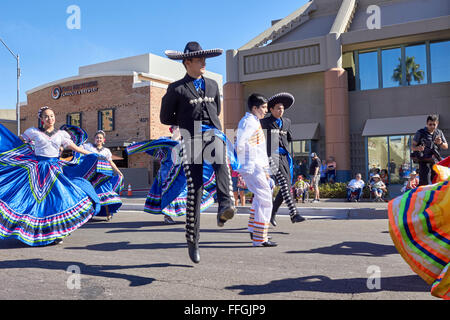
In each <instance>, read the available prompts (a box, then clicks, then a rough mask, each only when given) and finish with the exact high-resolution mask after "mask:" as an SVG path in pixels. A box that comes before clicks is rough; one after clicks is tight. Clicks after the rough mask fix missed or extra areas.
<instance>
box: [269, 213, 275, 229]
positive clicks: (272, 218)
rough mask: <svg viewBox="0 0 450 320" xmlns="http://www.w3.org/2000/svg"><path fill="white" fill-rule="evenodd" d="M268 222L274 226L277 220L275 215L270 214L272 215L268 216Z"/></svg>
mask: <svg viewBox="0 0 450 320" xmlns="http://www.w3.org/2000/svg"><path fill="white" fill-rule="evenodd" d="M270 223H271V224H272V225H273V226H274V227H276V226H277V220H276V215H274V214H273V215H272V217H271V218H270Z"/></svg>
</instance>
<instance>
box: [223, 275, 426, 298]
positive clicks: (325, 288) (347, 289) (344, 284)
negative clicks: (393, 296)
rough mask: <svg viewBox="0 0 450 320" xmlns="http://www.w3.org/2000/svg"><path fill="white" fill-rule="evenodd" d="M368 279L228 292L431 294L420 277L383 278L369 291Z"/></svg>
mask: <svg viewBox="0 0 450 320" xmlns="http://www.w3.org/2000/svg"><path fill="white" fill-rule="evenodd" d="M367 281H368V280H367V278H352V279H336V280H333V279H330V278H328V277H326V276H321V275H316V276H308V277H300V278H289V279H282V280H274V281H271V282H269V283H267V284H263V285H237V286H230V287H226V288H225V289H227V290H242V291H241V292H240V293H239V295H243V296H248V295H260V294H271V293H282V292H294V291H312V292H326V293H368V292H381V291H406V292H429V291H430V286H428V285H427V284H426V282H425V281H423V280H422V279H421V278H420V277H419V276H416V275H409V276H398V277H387V278H383V277H381V281H380V284H381V285H380V289H369V288H368V286H367Z"/></svg>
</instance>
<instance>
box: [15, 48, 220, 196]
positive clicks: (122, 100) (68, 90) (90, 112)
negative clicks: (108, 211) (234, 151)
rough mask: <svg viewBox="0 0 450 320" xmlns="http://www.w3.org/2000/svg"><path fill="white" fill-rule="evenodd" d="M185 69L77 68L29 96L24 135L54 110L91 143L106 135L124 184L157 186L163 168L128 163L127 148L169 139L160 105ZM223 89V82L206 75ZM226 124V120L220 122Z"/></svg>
mask: <svg viewBox="0 0 450 320" xmlns="http://www.w3.org/2000/svg"><path fill="white" fill-rule="evenodd" d="M185 73H186V71H185V68H184V66H183V65H182V64H181V63H178V62H175V61H172V60H169V59H166V58H162V57H159V56H156V55H153V54H144V55H140V56H136V57H129V58H125V59H119V60H114V61H108V62H104V63H99V64H95V65H89V66H83V67H80V68H79V74H78V75H77V76H74V77H71V78H66V79H62V80H57V81H54V82H51V83H47V84H44V85H42V86H39V87H37V88H34V89H32V90H29V91H27V92H26V93H27V103H26V104H24V105H23V106H22V107H21V128H22V132H23V131H25V130H26V129H27V128H29V127H37V126H38V118H37V113H38V110H39V109H40V108H41V107H43V106H49V107H51V108H52V109H53V110H54V112H55V116H56V121H57V123H56V126H57V127H60V126H61V125H63V124H66V123H67V124H72V125H76V126H79V127H81V128H83V129H84V130H85V131H86V132H87V133H88V135H89V137H90V140H93V137H94V135H95V133H96V132H97V131H98V130H103V131H105V133H106V143H105V144H106V146H107V147H108V148H110V149H111V151H112V153H113V160H114V161H115V163H116V164H117V165H118V167H119V168H121V171H122V172H124V175H125V184H126V185H127V184H128V183H131V181H133V183H134V185H133V188H135V187H139V186H142V187H145V186H147V185H148V184H150V183H151V182H152V180H153V176H154V175H155V174H156V172H157V170H158V169H159V163H158V162H157V161H156V162H155V161H153V160H152V159H150V157H149V156H148V155H146V154H136V155H131V156H130V157H128V155H127V153H126V152H125V148H126V147H127V146H129V145H130V144H132V143H133V142H138V141H146V140H154V139H158V138H159V137H161V136H169V135H170V132H169V128H168V126H166V125H162V124H161V123H160V120H159V113H160V109H161V99H162V97H163V96H164V94H165V93H166V90H167V86H168V84H169V83H171V82H173V81H176V80H178V79H181V78H182V77H184V75H185ZM206 76H207V77H210V78H213V79H214V80H216V81H217V82H218V83H219V87H220V88H222V76H220V75H218V74H215V73H212V72H208V73H207V74H206ZM221 120H222V121H223V116H222V119H221ZM91 142H93V141H91Z"/></svg>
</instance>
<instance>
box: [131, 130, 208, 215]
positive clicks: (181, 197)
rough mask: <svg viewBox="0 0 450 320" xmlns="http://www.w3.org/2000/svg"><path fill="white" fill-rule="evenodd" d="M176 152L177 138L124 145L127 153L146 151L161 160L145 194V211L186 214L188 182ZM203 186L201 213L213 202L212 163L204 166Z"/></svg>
mask: <svg viewBox="0 0 450 320" xmlns="http://www.w3.org/2000/svg"><path fill="white" fill-rule="evenodd" d="M179 151H180V143H179V142H178V141H175V140H171V139H168V138H164V137H162V138H160V139H158V140H154V141H143V142H138V143H135V144H133V145H131V146H129V147H127V152H128V155H132V154H135V153H141V152H145V153H147V154H149V155H150V156H152V157H154V158H156V159H157V160H158V161H159V162H160V169H159V171H158V174H157V175H156V177H155V179H154V181H153V184H152V186H151V188H150V191H149V192H148V194H147V199H146V201H145V207H144V211H145V212H148V213H151V214H164V215H167V216H171V217H179V216H184V215H185V214H186V203H187V185H186V176H185V175H184V170H183V167H182V165H181V159H180V158H179V157H178V152H179ZM203 187H204V188H203V198H202V202H201V211H202V212H203V211H204V210H206V209H207V208H209V207H210V206H211V205H212V204H213V203H214V197H215V195H216V186H215V176H214V170H213V169H212V167H211V166H205V168H204V170H203Z"/></svg>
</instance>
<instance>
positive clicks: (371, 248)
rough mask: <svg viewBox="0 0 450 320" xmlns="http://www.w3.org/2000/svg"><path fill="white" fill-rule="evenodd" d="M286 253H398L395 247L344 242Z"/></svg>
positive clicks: (355, 254) (353, 254)
mask: <svg viewBox="0 0 450 320" xmlns="http://www.w3.org/2000/svg"><path fill="white" fill-rule="evenodd" d="M286 253H320V254H330V255H352V256H363V257H384V256H386V255H389V254H396V253H398V252H397V249H396V248H395V246H394V245H384V244H378V243H370V242H355V241H344V242H341V243H338V244H335V245H333V246H329V247H322V248H316V249H311V250H308V251H286Z"/></svg>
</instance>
